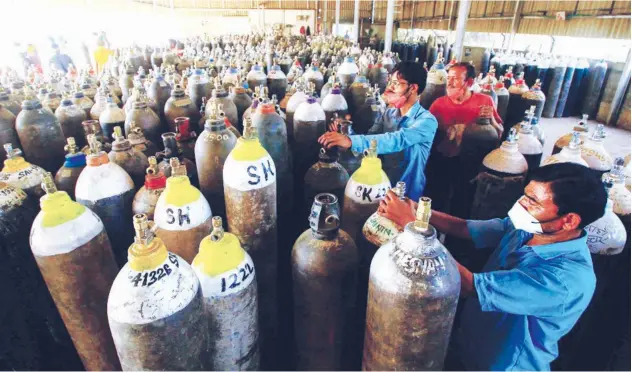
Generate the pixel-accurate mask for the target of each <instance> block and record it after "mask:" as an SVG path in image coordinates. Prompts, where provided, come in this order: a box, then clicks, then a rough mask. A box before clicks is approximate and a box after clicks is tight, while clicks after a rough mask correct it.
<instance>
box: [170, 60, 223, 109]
mask: <svg viewBox="0 0 632 372" xmlns="http://www.w3.org/2000/svg"><path fill="white" fill-rule="evenodd" d="M188 89H189V97H191V100H192V101H193V103H195V107H200V105H201V104H202V98H203V97H206V98H209V97H210V96H211V89H213V84H212V83H211V81H210V80H209V78H208V76H207V75H206V72H205V71H204V70H201V69H195V70H194V71H193V74H192V75H191V76H190V77H189V82H188ZM172 96H173V93H172ZM178 116H182V115H178Z"/></svg>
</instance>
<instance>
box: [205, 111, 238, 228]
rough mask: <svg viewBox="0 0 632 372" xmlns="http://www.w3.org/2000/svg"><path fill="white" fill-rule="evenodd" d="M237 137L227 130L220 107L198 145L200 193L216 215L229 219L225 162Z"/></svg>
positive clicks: (211, 113)
mask: <svg viewBox="0 0 632 372" xmlns="http://www.w3.org/2000/svg"><path fill="white" fill-rule="evenodd" d="M236 143H237V137H235V135H234V134H233V133H232V132H231V131H230V130H228V129H227V128H226V123H225V122H224V113H223V112H221V110H220V109H219V106H218V105H217V104H214V105H213V109H211V112H210V114H209V117H208V119H207V121H206V125H205V126H204V131H203V132H202V134H200V136H199V137H198V139H197V141H196V142H195V152H196V158H197V162H196V165H197V173H198V178H199V180H200V191H202V194H204V197H205V198H206V200H208V202H209V203H210V204H211V207H212V209H213V211H214V212H215V214H216V215H219V216H225V215H226V210H225V206H224V182H223V170H224V162H225V161H226V158H227V157H228V154H229V153H230V152H231V150H232V149H233V148H234V147H235V144H236Z"/></svg>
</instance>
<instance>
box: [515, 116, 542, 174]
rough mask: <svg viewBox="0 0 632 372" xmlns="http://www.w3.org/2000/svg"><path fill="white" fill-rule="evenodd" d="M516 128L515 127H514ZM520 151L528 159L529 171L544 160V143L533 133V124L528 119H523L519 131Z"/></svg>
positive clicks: (537, 166)
mask: <svg viewBox="0 0 632 372" xmlns="http://www.w3.org/2000/svg"><path fill="white" fill-rule="evenodd" d="M512 129H515V128H512ZM518 133H519V135H518V138H517V142H518V151H519V152H520V153H521V154H522V156H524V158H525V159H526V160H527V164H528V168H529V172H532V171H533V170H534V169H536V168H539V167H540V163H541V162H542V152H543V151H544V150H543V148H542V143H541V142H540V141H538V139H537V137H536V136H535V134H534V133H533V126H532V125H531V124H529V122H528V121H523V122H522V124H521V125H520V131H519V132H518Z"/></svg>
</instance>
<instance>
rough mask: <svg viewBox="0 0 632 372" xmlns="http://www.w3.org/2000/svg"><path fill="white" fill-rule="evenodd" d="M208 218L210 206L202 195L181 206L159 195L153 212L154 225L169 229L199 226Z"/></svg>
mask: <svg viewBox="0 0 632 372" xmlns="http://www.w3.org/2000/svg"><path fill="white" fill-rule="evenodd" d="M161 196H162V195H161ZM209 218H211V208H210V206H209V204H208V202H206V200H204V199H202V196H200V198H199V199H197V200H196V201H194V202H192V203H189V204H186V205H183V206H175V205H172V204H169V203H167V202H166V198H163V197H161V198H159V199H158V203H156V209H155V212H154V221H155V222H156V225H158V227H160V228H161V229H165V230H169V231H182V230H190V229H193V228H195V227H197V226H200V225H201V224H203V223H204V222H205V221H207V220H208V219H209Z"/></svg>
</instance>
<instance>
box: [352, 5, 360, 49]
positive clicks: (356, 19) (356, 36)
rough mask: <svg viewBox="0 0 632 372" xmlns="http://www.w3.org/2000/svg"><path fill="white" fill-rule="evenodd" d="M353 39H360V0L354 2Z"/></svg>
mask: <svg viewBox="0 0 632 372" xmlns="http://www.w3.org/2000/svg"><path fill="white" fill-rule="evenodd" d="M353 40H355V41H356V42H358V41H360V0H355V3H354V4H353Z"/></svg>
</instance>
